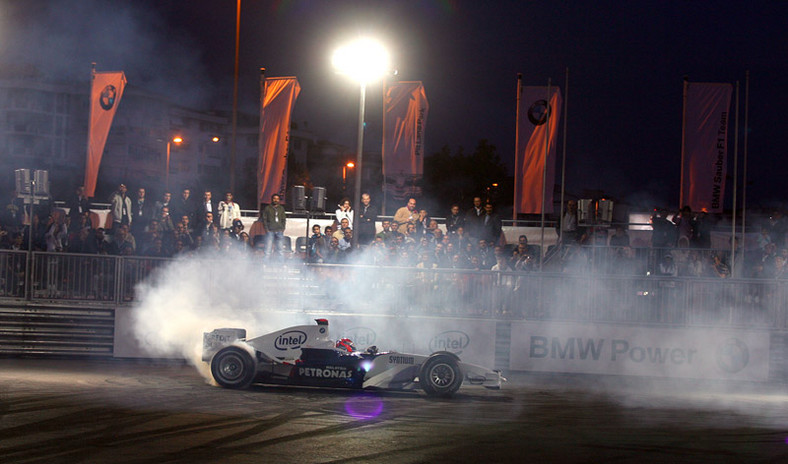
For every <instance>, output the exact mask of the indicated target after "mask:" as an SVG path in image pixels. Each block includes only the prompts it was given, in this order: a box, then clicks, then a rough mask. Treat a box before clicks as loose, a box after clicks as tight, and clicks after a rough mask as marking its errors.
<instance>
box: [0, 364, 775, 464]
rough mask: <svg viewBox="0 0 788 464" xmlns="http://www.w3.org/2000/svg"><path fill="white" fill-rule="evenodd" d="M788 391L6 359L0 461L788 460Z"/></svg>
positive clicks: (0, 393) (1, 367)
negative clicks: (382, 383) (356, 378)
mask: <svg viewBox="0 0 788 464" xmlns="http://www.w3.org/2000/svg"><path fill="white" fill-rule="evenodd" d="M787 390H788V389H786V387H785V386H784V385H783V386H764V385H741V384H739V385H735V386H727V385H720V384H692V383H689V382H681V383H676V382H675V381H668V380H660V379H656V380H648V379H629V378H599V377H590V376H572V377H566V376H549V377H548V376H538V375H523V374H520V375H517V376H512V375H511V374H510V382H509V383H507V384H506V385H505V388H504V389H503V390H501V391H493V390H485V389H474V388H470V389H466V388H463V389H462V390H460V393H459V394H458V395H457V396H456V397H454V398H452V399H433V398H429V397H427V396H425V395H424V394H423V393H403V392H396V393H386V392H374V393H362V392H351V391H342V390H317V389H307V388H282V387H264V386H255V387H253V388H252V389H250V390H245V391H234V390H227V389H222V388H219V387H215V386H211V385H209V384H208V383H207V382H206V380H205V379H204V378H203V377H202V376H201V375H200V374H199V372H198V370H197V369H195V368H194V367H191V366H187V365H184V364H178V363H150V362H132V361H116V360H103V361H95V360H94V361H86V360H53V359H35V358H27V359H18V358H0V463H3V464H7V463H39V462H40V463H48V464H52V463H149V462H157V463H164V462H166V463H203V462H205V463H207V462H212V463H214V462H228V463H247V462H249V463H252V462H254V463H262V462H265V463H291V462H293V463H339V462H342V463H345V462H353V463H456V462H471V463H475V462H479V463H505V462H517V463H522V462H561V463H564V462H589V463H592V462H593V463H597V462H638V463H648V462H672V463H673V462H715V463H716V462H743V463H744V462H746V463H750V462H773V463H785V462H788V391H787Z"/></svg>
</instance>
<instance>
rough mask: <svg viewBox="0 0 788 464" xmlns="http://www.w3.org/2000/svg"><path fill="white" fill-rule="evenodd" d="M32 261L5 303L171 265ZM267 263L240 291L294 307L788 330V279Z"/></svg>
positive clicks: (52, 257) (74, 298) (210, 277)
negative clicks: (246, 286) (254, 293)
mask: <svg viewBox="0 0 788 464" xmlns="http://www.w3.org/2000/svg"><path fill="white" fill-rule="evenodd" d="M27 258H28V254H27V253H25V252H19V251H11V250H0V299H4V300H7V301H14V300H16V301H18V300H24V299H27V300H29V301H31V302H35V303H39V304H50V303H59V304H69V303H70V304H74V303H76V302H79V304H80V305H82V304H85V303H100V304H102V305H122V304H129V303H132V302H133V301H134V300H135V293H134V292H135V287H136V286H137V284H139V283H141V282H144V281H146V280H149V279H156V278H157V276H156V272H155V271H156V270H157V269H159V268H161V267H162V266H164V265H165V264H167V263H169V262H171V261H172V260H171V259H165V258H146V257H136V256H122V257H121V256H106V255H81V254H69V253H38V252H36V253H33V254H32V260H31V263H32V264H31V265H28V264H27ZM231 259H238V258H237V257H234V258H231ZM250 259H254V258H250ZM215 261H216V260H215V259H212V260H204V262H205V264H204V266H203V265H202V264H201V266H203V267H204V268H205V269H206V275H205V281H206V283H207V285H209V287H208V293H216V295H213V296H212V297H211V299H212V300H213V299H216V300H217V301H219V300H220V299H221V297H222V295H221V294H219V292H220V291H219V288H220V286H219V282H222V281H223V279H227V277H226V276H223V275H217V272H215V271H213V269H214V268H217V266H215V265H214V263H215ZM28 266H29V267H30V268H31V269H32V272H30V273H28V272H27V268H28ZM259 269H260V277H259V279H257V280H255V281H254V282H252V283H248V284H247V285H250V286H253V288H248V289H241V290H244V291H243V292H240V293H241V294H246V293H252V292H253V291H254V292H256V293H257V294H258V295H264V298H265V299H266V303H267V304H273V305H278V306H279V307H286V308H293V309H298V308H306V307H311V308H314V307H321V308H325V309H326V310H343V311H344V310H346V311H364V312H372V313H387V314H402V315H407V314H430V315H441V316H449V317H451V316H462V317H485V318H497V319H502V320H512V319H530V320H565V321H589V322H621V323H646V324H663V325H671V326H674V325H676V326H684V325H710V326H711V325H713V326H737V327H742V326H747V327H763V328H775V329H785V328H788V285H786V283H787V282H788V281H783V280H775V279H771V280H766V279H763V280H742V279H712V278H693V277H665V276H655V275H650V276H647V275H639V276H631V275H630V276H628V275H617V274H607V273H601V272H592V271H589V270H583V272H580V270H581V269H580V268H569V269H566V271H567V272H564V273H551V272H543V273H520V272H497V271H472V270H465V269H416V268H399V267H380V266H351V265H326V264H321V265H302V264H300V263H296V264H295V265H294V264H293V263H292V262H291V263H288V265H287V266H284V267H282V266H277V265H267V266H263V265H262V263H261V265H260V267H259ZM255 272H256V271H255ZM28 275H29V276H30V278H29V279H27V276H28ZM26 283H27V285H28V288H29V291H28V292H26V291H25V284H26ZM213 285H216V288H214V287H212V286H213ZM246 290H249V291H246ZM250 303H251V304H256V303H257V302H256V301H251V302H250Z"/></svg>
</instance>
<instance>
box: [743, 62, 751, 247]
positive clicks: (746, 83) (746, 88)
mask: <svg viewBox="0 0 788 464" xmlns="http://www.w3.org/2000/svg"><path fill="white" fill-rule="evenodd" d="M749 115H750V71H749V70H747V71H745V73H744V172H743V173H742V187H741V243H742V247H741V256H742V260H743V259H744V253H746V250H747V247H746V246H744V245H745V236H744V232H745V228H744V226H745V222H746V219H747V132H748V131H749Z"/></svg>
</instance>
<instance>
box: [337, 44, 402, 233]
mask: <svg viewBox="0 0 788 464" xmlns="http://www.w3.org/2000/svg"><path fill="white" fill-rule="evenodd" d="M331 61H332V64H333V65H334V69H336V70H337V72H338V73H340V74H343V75H346V76H348V77H350V78H351V79H353V80H355V81H357V82H358V83H359V86H360V90H361V93H360V97H359V103H358V143H357V153H356V163H355V169H356V186H355V187H356V188H355V194H354V196H353V210H354V211H355V213H354V217H353V224H358V223H359V221H358V212H359V207H358V205H359V204H360V203H361V171H362V169H361V167H362V153H363V151H364V103H365V100H366V93H367V92H366V91H367V84H369V83H370V82H374V81H375V80H377V79H380V78H381V77H383V75H384V74H385V73H386V72H388V71H389V67H390V66H389V54H388V52H387V51H386V49H385V48H384V47H383V45H381V44H380V43H379V42H376V41H374V40H370V39H359V40H357V41H355V42H352V43H350V44H348V45H345V46H343V47H341V48H339V49H337V51H335V52H334V56H333V58H332V60H331ZM352 245H353V248H357V247H358V233H357V231H355V230H354V231H353V244H352Z"/></svg>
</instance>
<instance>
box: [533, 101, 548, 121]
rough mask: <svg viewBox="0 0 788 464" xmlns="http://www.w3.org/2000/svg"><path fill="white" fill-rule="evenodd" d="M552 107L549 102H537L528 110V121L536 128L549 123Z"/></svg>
mask: <svg viewBox="0 0 788 464" xmlns="http://www.w3.org/2000/svg"><path fill="white" fill-rule="evenodd" d="M550 110H551V108H550V105H548V104H547V100H536V101H535V102H534V104H533V105H531V107H530V108H528V120H529V121H531V124H533V125H534V126H541V125H542V124H544V123H545V122H547V115H548V114H550Z"/></svg>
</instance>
